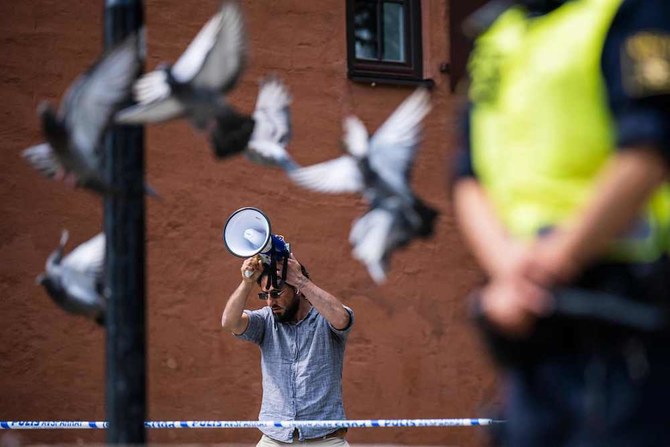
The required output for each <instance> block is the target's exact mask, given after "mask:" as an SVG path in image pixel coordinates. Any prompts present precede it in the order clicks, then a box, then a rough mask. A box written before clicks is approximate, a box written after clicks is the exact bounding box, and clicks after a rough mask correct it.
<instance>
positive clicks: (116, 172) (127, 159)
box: [104, 0, 147, 444]
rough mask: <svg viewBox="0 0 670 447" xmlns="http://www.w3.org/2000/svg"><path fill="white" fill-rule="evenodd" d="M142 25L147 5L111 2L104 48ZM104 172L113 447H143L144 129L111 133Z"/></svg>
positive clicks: (108, 415) (107, 391)
mask: <svg viewBox="0 0 670 447" xmlns="http://www.w3.org/2000/svg"><path fill="white" fill-rule="evenodd" d="M143 24H144V6H143V1H142V0H105V10H104V44H105V49H109V48H111V47H113V46H115V45H116V44H118V43H120V42H121V41H123V40H124V39H125V37H126V36H128V35H129V34H130V33H133V32H135V31H138V30H140V29H141V28H142V27H143ZM141 45H144V44H143V43H141ZM143 51H144V49H143V48H142V52H143ZM142 57H144V55H142ZM105 170H106V172H105V175H106V176H107V179H108V181H109V182H110V183H111V185H112V187H113V189H114V190H115V193H113V194H108V195H107V196H106V198H105V206H104V213H105V217H104V220H105V222H104V228H105V234H106V237H107V247H106V248H107V260H106V262H107V265H106V268H107V270H106V275H107V276H106V285H107V290H106V291H105V293H106V294H107V296H108V308H107V314H106V327H107V338H106V364H107V367H106V387H105V388H106V389H105V394H106V399H105V404H106V419H107V421H108V422H109V428H108V430H107V443H109V444H144V443H145V442H146V432H145V428H144V421H145V419H146V414H147V411H146V348H145V345H146V331H145V279H144V277H145V241H144V239H145V224H144V214H145V211H144V131H143V128H142V127H141V126H114V127H112V128H111V129H110V131H109V132H108V134H107V135H106V139H105Z"/></svg>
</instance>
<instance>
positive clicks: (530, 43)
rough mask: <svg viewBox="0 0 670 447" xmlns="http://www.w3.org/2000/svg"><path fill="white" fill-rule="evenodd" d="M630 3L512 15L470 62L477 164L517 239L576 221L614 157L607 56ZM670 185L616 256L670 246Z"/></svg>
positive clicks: (644, 257)
mask: <svg viewBox="0 0 670 447" xmlns="http://www.w3.org/2000/svg"><path fill="white" fill-rule="evenodd" d="M622 1H623V0H579V1H572V2H567V3H565V4H564V5H563V6H561V7H559V8H558V9H556V10H554V11H553V12H551V13H549V14H546V15H544V16H539V17H528V16H527V15H526V13H525V11H524V10H523V9H521V8H516V7H515V8H510V9H509V10H507V11H505V12H504V13H503V14H502V15H501V16H500V17H499V18H498V19H497V20H496V21H495V22H494V23H493V25H492V26H491V27H490V28H489V29H488V30H486V31H485V33H484V34H482V35H481V36H480V37H479V38H478V39H477V41H476V43H475V48H474V50H473V53H472V57H471V59H470V63H469V69H470V74H471V78H472V83H471V86H470V91H469V95H470V100H471V102H472V104H473V108H472V115H471V135H470V138H471V147H472V158H473V167H474V170H475V173H476V174H477V177H478V179H479V180H480V182H481V183H482V185H483V186H484V188H485V189H486V191H487V194H488V195H489V197H490V198H491V200H492V202H493V205H494V207H495V209H496V211H497V213H498V216H500V218H501V219H502V221H503V223H504V225H505V226H506V227H507V229H508V231H509V232H510V234H511V235H513V236H516V237H519V238H531V237H534V236H535V235H537V234H539V233H541V232H542V231H543V230H545V229H549V228H552V227H554V226H556V225H559V224H561V223H562V222H564V221H566V220H567V219H568V218H569V217H570V216H572V215H574V214H575V212H577V211H578V210H579V209H580V208H581V207H583V206H584V204H585V202H586V201H587V200H588V198H589V195H590V194H591V193H592V191H593V189H594V182H595V180H596V176H597V174H598V173H599V172H600V170H601V169H602V167H603V165H604V163H605V162H606V161H607V160H608V159H609V158H610V157H611V156H612V154H613V152H614V151H615V144H616V143H615V135H614V123H613V118H612V116H611V112H610V110H609V107H608V105H607V96H606V90H605V81H604V79H603V76H602V70H601V54H602V50H603V45H604V42H605V38H606V36H607V32H608V30H609V28H610V25H611V23H612V20H613V18H614V16H615V14H616V12H617V10H618V8H619V6H620V5H621V3H622ZM669 197H670V188H668V187H664V188H661V190H659V191H658V192H657V193H656V194H655V196H654V197H653V198H652V200H651V201H650V203H649V206H647V207H646V211H645V212H644V213H643V215H642V216H640V219H639V220H638V222H636V224H635V225H634V228H632V229H631V230H630V231H629V232H628V233H627V234H625V235H622V236H621V237H620V238H619V239H618V240H617V241H616V242H615V243H613V244H612V247H611V250H610V258H612V259H618V260H623V261H651V260H654V259H657V258H658V257H659V255H660V253H661V252H662V251H663V250H664V246H665V247H667V244H668V239H670V237H669V236H668V234H669V232H670V223H669V222H670V215H669V214H670V211H668V208H669V207H670V199H669Z"/></svg>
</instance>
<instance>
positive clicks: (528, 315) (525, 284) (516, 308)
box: [481, 276, 552, 338]
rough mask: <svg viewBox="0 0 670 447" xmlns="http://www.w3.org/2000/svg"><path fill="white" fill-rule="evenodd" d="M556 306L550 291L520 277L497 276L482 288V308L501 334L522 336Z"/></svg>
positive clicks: (513, 336)
mask: <svg viewBox="0 0 670 447" xmlns="http://www.w3.org/2000/svg"><path fill="white" fill-rule="evenodd" d="M551 309H552V299H551V295H550V294H549V292H547V291H546V290H545V289H543V288H541V287H538V286H537V285H535V284H533V283H532V282H530V281H527V280H525V279H523V278H518V277H513V276H510V277H504V278H496V279H494V280H493V281H491V283H490V284H489V285H488V286H486V287H485V288H484V289H483V290H482V294H481V310H482V312H483V314H484V315H485V317H486V319H487V320H488V321H489V322H490V323H491V324H492V325H493V326H494V327H496V328H497V329H498V330H499V331H500V332H501V333H503V334H505V335H507V336H509V337H512V338H520V337H523V336H526V335H528V334H529V333H530V331H531V330H532V329H533V326H534V325H535V321H536V320H537V319H538V318H539V317H542V316H544V315H547V314H548V313H549V312H550V311H551Z"/></svg>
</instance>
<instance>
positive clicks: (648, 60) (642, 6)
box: [602, 0, 670, 163]
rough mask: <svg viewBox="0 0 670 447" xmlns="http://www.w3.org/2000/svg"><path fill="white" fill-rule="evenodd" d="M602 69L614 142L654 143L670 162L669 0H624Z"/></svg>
mask: <svg viewBox="0 0 670 447" xmlns="http://www.w3.org/2000/svg"><path fill="white" fill-rule="evenodd" d="M602 70H603V75H604V78H605V82H606V86H607V93H608V98H609V105H610V107H611V110H612V113H613V116H614V120H615V124H616V138H617V146H618V147H619V148H626V147H634V146H639V145H652V146H654V147H656V148H658V149H659V150H661V151H662V152H663V154H664V155H665V157H666V159H667V160H668V162H669V163H670V1H668V0H624V2H623V3H622V5H621V7H620V9H619V11H618V12H617V15H616V17H615V19H614V21H613V22H612V26H611V28H610V30H609V33H608V36H607V38H606V41H605V45H604V47H603V55H602Z"/></svg>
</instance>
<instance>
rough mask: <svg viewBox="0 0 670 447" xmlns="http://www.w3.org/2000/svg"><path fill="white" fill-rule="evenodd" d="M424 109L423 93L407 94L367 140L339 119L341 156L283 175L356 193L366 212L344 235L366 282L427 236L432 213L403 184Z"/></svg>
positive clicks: (382, 275) (359, 128)
mask: <svg viewBox="0 0 670 447" xmlns="http://www.w3.org/2000/svg"><path fill="white" fill-rule="evenodd" d="M429 110H430V97H429V94H428V92H427V91H426V90H425V89H422V88H420V89H417V90H416V91H415V92H414V93H412V95H410V96H409V97H408V98H407V99H406V100H405V101H403V103H402V104H401V105H400V106H398V108H397V109H396V110H395V112H393V114H392V115H391V116H390V117H389V118H388V119H387V120H386V122H384V124H382V126H381V127H380V128H379V129H378V130H377V132H375V134H374V135H373V136H372V137H371V138H369V137H368V132H367V130H366V128H365V126H364V125H363V123H362V122H361V121H360V120H359V119H358V118H356V117H355V116H350V117H347V118H346V119H345V120H344V146H345V149H346V151H347V154H345V155H343V156H341V157H339V158H336V159H333V160H330V161H326V162H323V163H319V164H316V165H312V166H307V167H304V168H298V169H296V170H294V171H292V172H289V173H288V175H289V177H290V178H291V179H292V180H293V181H295V182H296V183H297V184H299V185H301V186H303V187H305V188H308V189H312V190H315V191H320V192H324V193H346V192H349V193H360V194H362V195H363V197H364V198H365V199H366V201H367V202H368V204H369V206H370V209H369V210H368V212H367V213H366V214H365V215H363V216H362V217H360V218H359V219H357V220H356V221H355V222H354V224H353V225H352V228H351V231H350V233H349V242H350V243H351V244H352V246H353V256H354V257H355V258H356V259H358V260H359V261H361V262H362V263H363V264H365V265H366V266H367V269H368V272H369V273H370V276H371V277H372V279H373V280H374V281H375V282H377V283H382V282H384V280H385V279H386V272H387V270H388V264H389V259H390V256H391V253H392V252H393V251H394V250H396V249H398V248H400V247H402V246H404V245H406V244H407V243H408V242H410V241H411V240H412V239H413V238H415V237H423V238H425V237H428V236H430V235H431V234H432V231H433V222H434V220H435V218H436V217H437V211H436V210H434V209H432V208H430V207H429V206H428V205H426V204H425V203H423V202H422V201H421V200H420V199H419V198H417V197H416V196H415V195H414V193H413V192H412V190H411V188H410V185H409V180H410V171H411V165H412V163H413V160H414V155H415V153H416V151H417V149H418V147H419V140H420V133H421V121H422V120H423V118H424V117H425V116H426V115H427V114H428V112H429Z"/></svg>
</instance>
